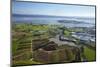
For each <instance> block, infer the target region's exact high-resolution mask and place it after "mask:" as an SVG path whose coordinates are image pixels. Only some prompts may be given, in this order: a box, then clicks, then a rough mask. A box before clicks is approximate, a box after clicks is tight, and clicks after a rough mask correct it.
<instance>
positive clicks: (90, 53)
mask: <svg viewBox="0 0 100 67" xmlns="http://www.w3.org/2000/svg"><path fill="white" fill-rule="evenodd" d="M95 54H96V51H95V50H93V49H90V48H88V47H84V55H85V56H86V58H87V59H88V61H95V56H96V55H95Z"/></svg>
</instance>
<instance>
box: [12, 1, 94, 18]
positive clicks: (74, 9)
mask: <svg viewBox="0 0 100 67" xmlns="http://www.w3.org/2000/svg"><path fill="white" fill-rule="evenodd" d="M12 13H13V14H27V15H34V14H35V15H53V16H79V17H95V6H80V5H68V4H66V5H64V4H50V3H49V4H48V3H35V2H18V1H17V2H16V1H13V2H12Z"/></svg>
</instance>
